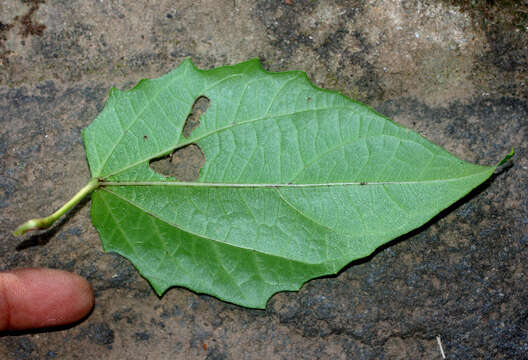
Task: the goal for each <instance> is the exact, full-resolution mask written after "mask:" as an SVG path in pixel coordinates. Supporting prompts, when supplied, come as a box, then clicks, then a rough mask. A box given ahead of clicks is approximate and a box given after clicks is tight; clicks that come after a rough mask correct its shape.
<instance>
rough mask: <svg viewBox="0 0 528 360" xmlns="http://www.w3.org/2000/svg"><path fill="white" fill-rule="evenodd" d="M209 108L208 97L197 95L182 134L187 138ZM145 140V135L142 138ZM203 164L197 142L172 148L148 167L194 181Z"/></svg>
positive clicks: (163, 173)
mask: <svg viewBox="0 0 528 360" xmlns="http://www.w3.org/2000/svg"><path fill="white" fill-rule="evenodd" d="M208 108H209V99H208V98H207V97H205V96H199V97H198V98H197V99H196V100H195V101H194V104H193V106H192V108H191V112H190V113H189V115H188V116H187V119H185V123H184V124H183V130H182V132H183V136H185V137H186V138H189V136H191V132H192V131H193V130H194V129H195V128H196V127H198V125H200V117H201V116H202V115H203V114H204V113H205V112H206V111H207V109H208ZM143 139H144V140H145V137H144V138H143ZM204 164H205V155H204V153H203V152H202V149H200V147H199V146H198V145H197V144H190V145H187V146H185V147H182V148H180V149H176V150H174V151H173V152H172V153H171V154H169V155H167V156H164V157H162V158H158V159H154V160H152V161H151V162H150V164H149V165H150V168H151V169H152V170H154V171H156V172H157V173H159V174H162V175H164V176H172V177H174V178H176V179H177V180H180V181H195V180H196V179H198V177H199V176H200V170H201V169H202V167H203V166H204Z"/></svg>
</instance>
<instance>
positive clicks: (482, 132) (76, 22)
mask: <svg viewBox="0 0 528 360" xmlns="http://www.w3.org/2000/svg"><path fill="white" fill-rule="evenodd" d="M527 14H528V3H527V1H523V0H519V1H507V0H503V1H495V2H489V1H485V0H472V1H463V0H459V1H455V0H443V1H433V0H375V1H363V0H350V1H344V0H329V1H308V0H305V1H301V0H281V1H278V0H273V1H267V0H266V1H264V0H262V1H260V0H259V1H243V0H219V1H209V0H207V1H206V0H203V1H200V2H196V1H190V0H182V1H178V2H175V1H169V0H160V1H156V2H153V1H146V0H138V1H119V0H98V1H81V0H3V1H2V2H1V4H0V124H1V126H0V211H1V213H2V216H1V217H0V238H1V239H2V241H0V270H5V269H11V268H15V267H23V266H45V267H52V268H61V269H66V270H69V271H73V272H75V273H78V274H80V275H82V276H85V277H86V278H88V279H89V281H90V282H91V284H92V286H93V287H94V290H95V294H96V306H95V309H94V310H93V312H92V313H91V314H90V315H89V316H88V317H87V318H86V319H84V320H83V321H81V322H79V323H77V324H75V325H73V326H68V327H64V328H60V329H55V330H53V331H40V332H32V333H16V334H2V337H1V338H0V358H2V359H4V358H5V359H101V358H103V359H123V358H127V359H147V358H149V359H195V358H196V359H262V358H270V359H313V358H321V359H373V358H379V359H420V358H424V359H441V353H440V349H439V347H438V344H437V341H436V336H440V337H441V340H442V344H443V348H444V351H445V353H446V356H447V358H449V359H475V358H479V359H480V358H482V359H526V358H527V355H526V354H528V307H527V306H526V305H527V304H528V287H527V286H526V284H527V283H528V279H527V276H528V274H527V272H528V266H527V265H526V264H527V261H526V258H527V255H528V236H527V235H526V234H527V233H528V196H527V193H528V185H527V184H528V161H527V158H528V146H527V144H528V141H527V140H528V136H527V133H526V132H527V127H528V87H527V86H528V84H527V80H528V50H527V49H528V15H527ZM188 56H190V57H192V59H193V60H194V61H195V63H196V64H197V65H198V66H199V67H202V68H210V67H214V66H219V65H224V64H230V63H236V62H239V61H242V60H245V59H248V58H251V57H259V58H260V59H261V60H262V61H263V63H264V65H265V67H266V68H268V69H269V70H272V71H282V70H293V69H297V70H304V71H306V72H307V73H308V75H309V76H310V78H311V79H312V80H313V81H314V82H315V83H316V84H317V85H319V86H321V87H325V88H332V89H337V90H339V91H341V92H343V93H345V94H346V95H349V96H351V97H353V98H356V99H358V100H360V101H363V102H365V103H367V104H369V105H370V106H372V107H374V108H375V109H376V110H378V111H379V112H381V113H383V114H385V115H387V116H389V117H391V118H393V119H394V120H395V121H397V122H399V123H401V124H403V125H405V126H407V127H410V128H412V129H414V130H416V131H418V132H419V133H421V134H423V135H424V136H426V137H427V138H428V139H430V140H431V141H433V142H435V143H437V144H439V145H441V146H443V147H445V148H446V149H448V150H449V151H451V152H453V153H454V154H456V155H457V156H459V157H461V158H463V159H465V160H469V161H473V162H477V163H481V164H493V163H495V162H497V161H498V160H500V159H501V158H502V156H503V155H504V154H506V153H507V152H508V151H509V150H510V148H511V147H514V148H515V149H516V156H515V158H514V160H513V162H512V165H513V166H507V167H506V168H505V169H502V170H501V171H500V172H499V173H498V174H497V175H496V176H494V177H493V178H492V179H491V180H490V181H489V182H487V183H486V184H484V185H483V186H481V187H480V188H479V189H477V190H476V191H474V192H473V193H472V194H470V195H469V196H468V197H466V198H465V199H463V200H461V201H460V202H458V203H457V204H455V205H454V206H452V207H450V208H449V209H447V210H446V211H444V212H442V214H440V215H439V216H437V217H436V218H435V219H434V220H433V221H431V222H430V223H428V224H426V225H425V226H423V227H422V228H420V229H417V230H415V231H413V232H412V233H410V234H408V235H405V236H403V237H401V238H399V239H396V240H394V241H393V242H391V243H390V244H388V245H386V246H383V247H382V248H381V249H379V250H378V251H376V253H375V254H374V255H372V256H370V257H369V258H367V259H363V260H361V261H356V262H355V263H353V264H351V265H350V266H348V267H347V268H346V269H344V270H343V271H342V272H341V273H340V274H338V275H337V276H333V277H326V278H322V279H317V280H313V281H310V282H309V283H307V284H306V285H305V286H304V287H303V288H302V289H301V291H299V292H297V293H281V294H277V295H275V296H274V297H273V298H272V299H271V300H270V301H269V303H268V306H267V309H266V311H257V310H249V309H244V308H240V307H237V306H234V305H231V304H227V303H223V302H221V301H218V300H216V299H215V298H212V297H209V296H205V295H197V294H194V293H192V292H190V291H188V290H185V289H181V288H175V289H172V290H170V291H169V292H168V293H167V294H165V295H164V296H163V297H162V298H158V297H157V296H156V295H155V294H154V292H153V291H152V289H151V288H150V286H149V285H148V284H147V282H146V281H145V280H144V279H142V278H141V277H140V276H139V275H138V273H137V272H136V271H135V270H134V268H133V267H132V266H131V265H130V264H129V263H128V262H127V261H126V260H124V259H122V258H120V257H119V256H117V255H113V254H105V253H103V252H102V249H101V245H100V241H99V239H98V236H97V233H96V231H95V229H94V228H93V227H92V225H91V223H90V219H89V204H88V203H89V201H88V200H87V201H84V202H83V203H82V204H79V206H77V207H76V208H75V209H74V210H73V211H72V212H71V213H70V214H69V215H68V216H66V217H65V219H64V220H62V221H61V222H60V223H59V224H58V225H57V226H56V227H54V228H53V229H52V230H50V231H48V232H44V233H40V234H37V235H33V236H27V237H24V238H22V239H20V238H15V237H13V236H12V235H10V231H11V230H12V229H14V228H15V227H16V225H18V223H19V222H21V221H22V220H25V219H27V218H28V217H34V216H40V215H45V214H48V213H50V212H51V211H52V210H54V209H55V208H57V207H59V206H60V205H61V204H62V203H64V202H65V201H66V200H67V199H69V198H70V197H71V196H72V195H73V194H74V193H75V192H76V191H77V190H78V189H79V188H80V187H81V186H83V185H84V184H85V183H86V182H87V181H88V178H89V171H88V167H87V164H86V160H85V155H84V151H83V148H82V144H81V137H80V131H81V129H82V128H83V127H85V126H87V125H88V124H89V123H90V122H91V120H92V119H93V118H94V117H95V116H96V115H97V113H98V112H99V111H100V110H101V109H102V107H103V105H104V102H105V99H106V96H107V93H108V90H109V89H110V87H111V86H116V87H118V88H129V87H130V86H132V85H133V84H135V83H136V82H137V81H138V80H139V79H141V78H144V77H149V78H152V77H157V76H159V75H161V74H163V73H166V72H168V71H169V70H171V69H172V68H174V67H175V66H177V65H178V64H179V63H180V62H181V61H182V59H184V58H185V57H188ZM187 157H190V155H189V156H187V155H186V154H185V153H183V154H179V158H178V159H179V160H178V161H179V163H178V164H184V163H185V161H186V158H187ZM196 161H199V159H198V160H196ZM191 162H192V161H191ZM182 166H183V165H182ZM189 168H190V169H191V170H189V171H195V167H194V168H193V166H192V164H191V165H189ZM182 169H185V167H184V166H183V167H182ZM193 169H194V170H193Z"/></svg>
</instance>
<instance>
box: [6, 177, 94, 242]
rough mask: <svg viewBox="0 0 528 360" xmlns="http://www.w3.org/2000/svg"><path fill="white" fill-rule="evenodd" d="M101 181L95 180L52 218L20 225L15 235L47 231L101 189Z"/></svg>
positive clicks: (51, 216)
mask: <svg viewBox="0 0 528 360" xmlns="http://www.w3.org/2000/svg"><path fill="white" fill-rule="evenodd" d="M99 185H100V184H99V180H98V179H96V178H94V179H92V180H90V182H89V183H88V184H87V185H86V186H85V187H83V188H82V189H81V190H80V191H79V192H78V193H77V194H75V196H74V197H72V198H71V199H70V200H69V201H68V202H67V203H66V204H64V205H63V206H62V207H61V208H60V209H58V210H57V211H55V212H54V213H53V214H51V215H50V216H47V217H44V218H37V219H31V220H28V221H26V222H25V223H23V224H22V225H20V226H19V227H17V228H16V229H15V231H13V235H15V236H20V235H24V234H25V233H27V232H28V231H32V230H42V229H47V228H49V227H50V226H51V225H53V224H54V223H55V221H57V220H58V219H59V218H60V217H61V216H62V215H64V214H65V213H67V212H68V211H69V210H70V209H71V208H72V207H74V206H75V205H77V204H78V203H79V202H80V201H81V200H82V199H84V198H85V197H86V196H87V195H88V194H90V193H91V192H92V191H94V190H95V189H97V188H98V187H99Z"/></svg>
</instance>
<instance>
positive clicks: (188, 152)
mask: <svg viewBox="0 0 528 360" xmlns="http://www.w3.org/2000/svg"><path fill="white" fill-rule="evenodd" d="M204 164H205V155H204V153H203V152H202V149H200V147H199V146H198V145H196V144H190V145H187V146H185V147H182V148H180V149H177V150H174V151H173V152H172V153H171V154H170V155H167V156H164V157H162V158H158V159H154V160H151V161H150V168H151V169H152V170H154V171H156V172H157V173H158V174H162V175H164V176H172V177H174V178H176V179H177V180H179V181H195V180H196V179H198V177H199V176H200V170H201V169H202V167H203V166H204Z"/></svg>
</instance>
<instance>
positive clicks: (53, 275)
mask: <svg viewBox="0 0 528 360" xmlns="http://www.w3.org/2000/svg"><path fill="white" fill-rule="evenodd" d="M93 304H94V296H93V291H92V288H91V286H90V284H89V283H88V281H86V280H85V279H84V278H82V277H80V276H78V275H75V274H72V273H69V272H66V271H62V270H54V269H44V268H38V269H20V270H13V271H8V272H3V273H0V331H5V330H24V329H35V328H42V327H50V326H58V325H65V324H69V323H72V322H75V321H77V320H79V319H81V318H83V317H84V316H85V315H86V314H88V312H89V311H90V310H91V309H92V307H93Z"/></svg>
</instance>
